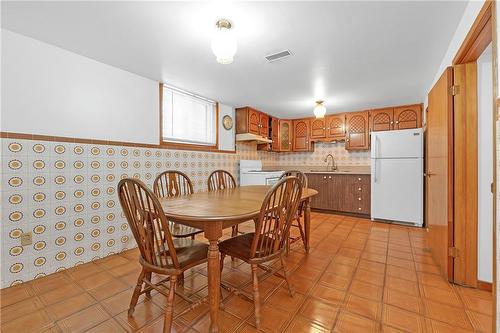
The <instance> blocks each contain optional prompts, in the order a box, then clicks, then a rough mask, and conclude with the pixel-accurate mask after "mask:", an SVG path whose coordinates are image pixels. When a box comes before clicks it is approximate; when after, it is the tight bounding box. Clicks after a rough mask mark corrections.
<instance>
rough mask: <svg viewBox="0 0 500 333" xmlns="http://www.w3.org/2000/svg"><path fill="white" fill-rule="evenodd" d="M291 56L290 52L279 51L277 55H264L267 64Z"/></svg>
mask: <svg viewBox="0 0 500 333" xmlns="http://www.w3.org/2000/svg"><path fill="white" fill-rule="evenodd" d="M291 55H292V52H290V50H284V51H280V52H277V53H273V54H269V55H266V59H267V61H269V62H273V61H277V60H281V59H285V58H288V57H289V56H291Z"/></svg>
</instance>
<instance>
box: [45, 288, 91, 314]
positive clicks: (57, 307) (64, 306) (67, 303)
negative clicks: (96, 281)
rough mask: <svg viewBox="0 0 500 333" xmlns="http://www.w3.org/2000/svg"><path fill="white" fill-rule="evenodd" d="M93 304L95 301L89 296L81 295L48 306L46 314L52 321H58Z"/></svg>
mask: <svg viewBox="0 0 500 333" xmlns="http://www.w3.org/2000/svg"><path fill="white" fill-rule="evenodd" d="M95 303H96V301H95V300H94V299H93V298H92V297H91V296H90V295H88V294H86V293H83V294H79V295H76V296H73V297H68V298H66V299H64V300H63V301H61V302H57V303H55V304H52V305H50V306H48V307H47V313H48V314H49V316H50V317H51V318H52V319H53V320H54V321H58V320H61V319H63V318H66V317H68V316H70V315H72V314H74V313H76V312H78V311H82V310H83V309H85V308H88V307H89V306H91V305H93V304H95Z"/></svg>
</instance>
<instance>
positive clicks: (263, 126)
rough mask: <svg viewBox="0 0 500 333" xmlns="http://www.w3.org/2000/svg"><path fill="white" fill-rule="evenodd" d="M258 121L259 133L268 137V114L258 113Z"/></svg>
mask: <svg viewBox="0 0 500 333" xmlns="http://www.w3.org/2000/svg"><path fill="white" fill-rule="evenodd" d="M259 123H260V129H259V135H261V136H263V137H265V138H268V137H269V116H268V115H267V114H265V113H262V112H261V113H260V114H259Z"/></svg>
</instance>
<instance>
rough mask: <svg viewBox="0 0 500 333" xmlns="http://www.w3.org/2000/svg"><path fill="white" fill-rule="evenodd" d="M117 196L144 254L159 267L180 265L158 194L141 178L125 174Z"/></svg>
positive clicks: (150, 262) (153, 264)
mask: <svg viewBox="0 0 500 333" xmlns="http://www.w3.org/2000/svg"><path fill="white" fill-rule="evenodd" d="M118 197H119V199H120V204H121V206H122V209H123V212H124V214H125V217H126V218H127V221H128V224H129V226H130V229H131V230H132V234H133V235H134V238H135V241H136V242H137V245H138V247H139V251H140V252H141V256H142V258H143V259H144V260H145V261H146V262H147V263H148V264H150V265H152V266H156V267H159V268H167V269H168V268H176V269H178V268H180V267H179V261H178V259H177V253H176V250H175V246H174V243H173V240H172V235H171V234H170V230H169V228H168V220H167V218H166V216H165V214H164V212H163V208H162V207H161V204H160V202H159V201H158V198H157V197H156V196H155V195H154V194H153V192H151V190H150V189H149V188H147V186H146V185H145V184H144V183H143V182H141V181H140V180H137V179H134V178H125V179H122V180H120V182H119V183H118Z"/></svg>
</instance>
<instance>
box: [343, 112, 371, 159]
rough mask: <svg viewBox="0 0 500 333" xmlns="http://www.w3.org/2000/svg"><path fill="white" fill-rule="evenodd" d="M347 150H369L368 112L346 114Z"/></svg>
mask: <svg viewBox="0 0 500 333" xmlns="http://www.w3.org/2000/svg"><path fill="white" fill-rule="evenodd" d="M345 120H346V140H345V148H346V149H347V150H367V149H369V147H370V143H369V128H368V111H364V112H350V113H346V118H345Z"/></svg>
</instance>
